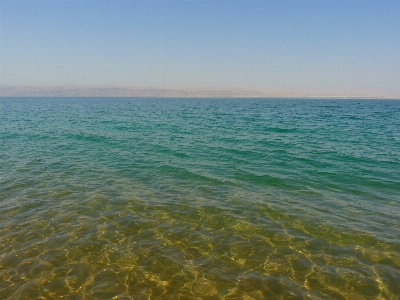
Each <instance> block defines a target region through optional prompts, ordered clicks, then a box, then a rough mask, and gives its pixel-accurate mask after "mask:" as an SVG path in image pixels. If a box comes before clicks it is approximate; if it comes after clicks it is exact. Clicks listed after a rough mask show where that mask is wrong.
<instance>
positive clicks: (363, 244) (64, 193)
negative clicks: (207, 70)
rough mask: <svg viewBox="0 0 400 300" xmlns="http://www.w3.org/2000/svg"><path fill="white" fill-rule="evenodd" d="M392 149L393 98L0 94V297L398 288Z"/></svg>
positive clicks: (337, 293)
mask: <svg viewBox="0 0 400 300" xmlns="http://www.w3.org/2000/svg"><path fill="white" fill-rule="evenodd" d="M399 149H400V101H383V100H382V101H378V100H329V99H328V100H318V99H315V100H309V99H301V100H300V99H297V100H285V99H276V100H275V99H162V98H158V99H150V98H147V99H146V98H143V99H140V98H0V216H1V218H0V298H1V299H40V298H41V299H64V298H65V299H111V298H113V297H115V299H130V298H131V299H148V298H150V299H246V300H248V299H398V297H399V295H400V226H399V225H400V224H399V220H400V188H399V187H400V171H399V170H400V152H399ZM63 297H64V298H63Z"/></svg>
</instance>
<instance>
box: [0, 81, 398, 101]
mask: <svg viewBox="0 0 400 300" xmlns="http://www.w3.org/2000/svg"><path fill="white" fill-rule="evenodd" d="M0 97H194V98H235V97H238V98H240V97H243V98H262V97H277V98H384V99H391V98H392V99H399V98H400V96H399V95H394V94H393V95H381V94H380V93H378V92H374V93H371V91H369V95H360V94H359V93H354V92H353V93H349V92H347V93H345V92H340V91H339V92H338V91H336V92H335V91H333V92H331V91H323V92H315V91H314V92H307V91H299V92H295V91H294V92H293V91H280V90H274V91H272V90H270V91H260V90H255V89H244V88H224V89H222V88H221V89H218V88H155V87H134V86H128V85H125V86H122V85H103V86H81V85H72V84H67V85H54V86H16V85H0Z"/></svg>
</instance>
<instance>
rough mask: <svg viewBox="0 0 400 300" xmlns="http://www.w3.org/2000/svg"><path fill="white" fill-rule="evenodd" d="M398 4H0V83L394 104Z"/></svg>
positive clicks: (398, 69) (50, 0)
mask: <svg viewBox="0 0 400 300" xmlns="http://www.w3.org/2000/svg"><path fill="white" fill-rule="evenodd" d="M399 16H400V1H398V0H395V1H385V0H379V1H361V0H360V1H351V0H350V1H339V0H337V1H333V0H332V1H329V0H326V1H324V0H321V1H302V0H299V1H294V0H292V1H267V0H265V1H251V0H250V1H229V0H225V1H218V0H213V1H204V0H198V1H196V0H191V1H190V0H186V1H170V0H164V1H151V0H150V1H149V0H147V1H135V0H129V1H128V0H127V1H123V0H117V1H111V0H109V1H98V0H96V1H94V0H92V1H73V0H70V1H59V0H44V1H38V0H31V1H18V0H13V1H11V0H9V1H7V0H0V26H1V27H0V51H1V52H0V59H1V60H0V63H1V66H0V69H1V77H0V84H3V85H35V86H41V85H47V86H48V85H63V84H76V85H133V86H141V87H144V86H148V87H175V88H198V87H210V88H249V89H260V90H288V91H294V92H296V91H298V92H299V93H301V92H302V91H303V92H304V91H312V92H314V93H316V94H318V93H320V92H327V91H328V92H330V91H332V93H335V91H336V92H338V91H340V92H341V93H343V92H348V93H349V94H352V93H353V94H354V93H355V94H357V93H359V94H360V95H364V96H368V94H369V93H375V94H376V93H380V94H382V95H398V96H400V17H399Z"/></svg>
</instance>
